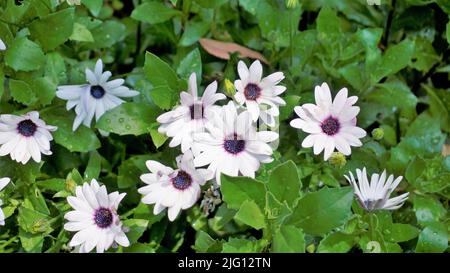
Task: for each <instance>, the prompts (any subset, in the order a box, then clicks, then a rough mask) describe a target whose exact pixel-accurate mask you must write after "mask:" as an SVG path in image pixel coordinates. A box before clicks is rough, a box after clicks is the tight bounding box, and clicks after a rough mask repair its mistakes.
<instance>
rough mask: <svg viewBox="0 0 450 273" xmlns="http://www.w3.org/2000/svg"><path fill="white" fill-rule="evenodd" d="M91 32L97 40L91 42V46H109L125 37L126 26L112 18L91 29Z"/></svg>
mask: <svg viewBox="0 0 450 273" xmlns="http://www.w3.org/2000/svg"><path fill="white" fill-rule="evenodd" d="M91 33H92V36H93V37H94V40H95V41H94V42H93V43H89V45H90V47H91V48H108V47H112V46H113V45H115V44H116V43H118V42H120V41H123V40H124V39H125V35H126V26H125V25H124V24H122V23H120V22H118V21H112V20H111V21H106V22H103V23H102V24H101V25H100V26H98V27H96V28H93V29H91Z"/></svg>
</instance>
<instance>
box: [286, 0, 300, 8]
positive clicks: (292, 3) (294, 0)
mask: <svg viewBox="0 0 450 273" xmlns="http://www.w3.org/2000/svg"><path fill="white" fill-rule="evenodd" d="M297 6H298V0H287V1H286V7H288V8H289V9H295V8H296V7H297Z"/></svg>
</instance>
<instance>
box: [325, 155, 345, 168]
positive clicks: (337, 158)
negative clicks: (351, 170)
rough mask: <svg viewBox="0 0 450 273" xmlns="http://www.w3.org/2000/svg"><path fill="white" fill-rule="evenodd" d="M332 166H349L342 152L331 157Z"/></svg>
mask: <svg viewBox="0 0 450 273" xmlns="http://www.w3.org/2000/svg"><path fill="white" fill-rule="evenodd" d="M329 162H330V164H331V165H333V166H335V167H337V168H342V167H344V166H345V164H347V160H346V159H345V155H344V154H343V153H340V152H333V153H332V154H331V156H330V161H329Z"/></svg>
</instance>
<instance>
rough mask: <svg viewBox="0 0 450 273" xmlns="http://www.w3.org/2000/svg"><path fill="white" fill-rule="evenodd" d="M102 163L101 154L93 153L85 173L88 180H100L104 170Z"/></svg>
mask: <svg viewBox="0 0 450 273" xmlns="http://www.w3.org/2000/svg"><path fill="white" fill-rule="evenodd" d="M101 162H102V157H101V156H100V154H99V153H98V152H97V151H94V152H91V155H90V157H89V161H88V164H87V166H86V170H85V171H84V177H85V178H88V179H91V178H95V179H98V176H99V175H100V172H101V170H102V166H101Z"/></svg>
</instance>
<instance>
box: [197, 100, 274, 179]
mask: <svg viewBox="0 0 450 273" xmlns="http://www.w3.org/2000/svg"><path fill="white" fill-rule="evenodd" d="M277 139H278V134H277V133H275V132H270V131H260V132H256V127H255V126H254V124H253V123H252V119H251V117H250V113H249V112H248V111H244V112H242V113H240V114H238V112H237V110H236V105H235V104H234V103H233V102H232V101H230V102H229V103H228V104H227V105H225V106H223V107H222V114H221V115H216V116H215V118H214V119H213V122H212V123H211V124H209V125H207V131H206V132H203V133H198V134H196V135H195V141H196V143H195V146H196V148H197V149H198V150H199V151H200V154H198V155H196V156H195V159H194V163H195V166H197V167H200V166H206V165H209V166H208V170H211V171H212V172H214V173H215V175H216V182H217V183H218V184H219V185H220V175H221V174H222V173H224V174H227V175H230V176H238V175H244V176H249V177H255V172H256V171H257V170H258V169H259V167H260V163H261V162H262V163H270V162H272V160H273V158H272V157H271V156H272V153H273V150H272V147H270V145H269V144H268V143H270V142H273V141H275V140H277Z"/></svg>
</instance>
